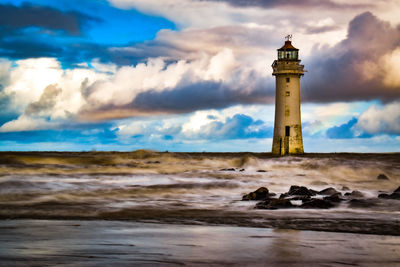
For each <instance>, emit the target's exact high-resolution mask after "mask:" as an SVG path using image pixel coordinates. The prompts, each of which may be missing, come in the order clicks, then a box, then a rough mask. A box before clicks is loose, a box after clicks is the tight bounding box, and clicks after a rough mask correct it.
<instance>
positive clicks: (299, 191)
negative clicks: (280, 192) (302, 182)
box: [288, 185, 315, 196]
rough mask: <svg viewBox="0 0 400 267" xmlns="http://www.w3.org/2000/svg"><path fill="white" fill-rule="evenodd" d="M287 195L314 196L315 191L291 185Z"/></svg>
mask: <svg viewBox="0 0 400 267" xmlns="http://www.w3.org/2000/svg"><path fill="white" fill-rule="evenodd" d="M288 195H290V196H294V195H296V196H315V191H314V190H310V189H308V188H307V187H305V186H297V185H292V186H291V187H290V189H289V192H288Z"/></svg>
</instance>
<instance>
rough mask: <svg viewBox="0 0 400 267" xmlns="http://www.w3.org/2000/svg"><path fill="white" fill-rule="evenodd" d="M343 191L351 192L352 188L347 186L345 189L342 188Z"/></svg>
mask: <svg viewBox="0 0 400 267" xmlns="http://www.w3.org/2000/svg"><path fill="white" fill-rule="evenodd" d="M342 190H343V191H350V188H348V187H347V186H343V187H342Z"/></svg>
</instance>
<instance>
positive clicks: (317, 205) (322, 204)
mask: <svg viewBox="0 0 400 267" xmlns="http://www.w3.org/2000/svg"><path fill="white" fill-rule="evenodd" d="M332 207H334V205H333V204H332V203H331V202H329V201H327V200H323V199H317V198H314V199H311V200H310V201H307V202H304V203H303V204H302V205H301V206H300V208H303V209H329V208H332Z"/></svg>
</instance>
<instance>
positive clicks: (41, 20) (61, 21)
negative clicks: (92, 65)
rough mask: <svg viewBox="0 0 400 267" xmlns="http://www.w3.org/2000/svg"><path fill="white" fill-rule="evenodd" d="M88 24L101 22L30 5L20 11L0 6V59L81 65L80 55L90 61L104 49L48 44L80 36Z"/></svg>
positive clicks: (88, 17) (74, 13) (79, 15)
mask: <svg viewBox="0 0 400 267" xmlns="http://www.w3.org/2000/svg"><path fill="white" fill-rule="evenodd" d="M91 22H100V19H98V18H94V17H91V16H88V15H85V14H83V13H79V12H62V11H60V10H57V9H53V8H50V7H42V6H33V5H30V4H23V5H22V6H19V7H17V6H13V5H4V4H3V5H2V4H0V47H1V49H0V56H2V57H7V58H10V59H24V58H37V57H57V58H61V59H64V60H65V62H66V64H68V62H77V61H79V62H82V58H80V55H82V53H83V54H84V55H87V56H89V57H90V59H92V58H93V56H92V55H93V53H96V52H99V53H100V52H103V51H104V48H103V47H101V46H96V45H87V46H89V47H85V48H86V50H79V48H80V47H81V46H84V44H83V45H79V44H72V45H70V44H63V43H60V42H58V41H56V40H53V41H50V40H52V38H53V37H56V36H58V37H68V36H75V37H76V36H80V35H82V34H83V33H82V30H83V29H84V28H85V27H87V26H88V24H89V23H91ZM32 27H33V28H32ZM46 39H47V40H46ZM85 59H86V58H83V60H85Z"/></svg>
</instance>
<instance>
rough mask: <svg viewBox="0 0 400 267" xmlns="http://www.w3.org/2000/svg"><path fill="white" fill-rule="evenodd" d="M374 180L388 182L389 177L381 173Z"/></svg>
mask: <svg viewBox="0 0 400 267" xmlns="http://www.w3.org/2000/svg"><path fill="white" fill-rule="evenodd" d="M376 179H378V180H389V177H387V176H386V175H385V174H383V173H381V174H379V175H378V176H377V177H376Z"/></svg>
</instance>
